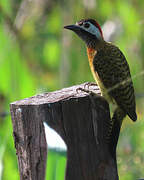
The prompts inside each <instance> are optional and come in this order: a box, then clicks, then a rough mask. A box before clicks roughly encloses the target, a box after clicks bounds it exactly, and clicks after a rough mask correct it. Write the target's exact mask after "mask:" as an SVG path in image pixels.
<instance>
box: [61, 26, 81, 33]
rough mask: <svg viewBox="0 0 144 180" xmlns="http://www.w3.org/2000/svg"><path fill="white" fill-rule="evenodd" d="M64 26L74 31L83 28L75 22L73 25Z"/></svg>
mask: <svg viewBox="0 0 144 180" xmlns="http://www.w3.org/2000/svg"><path fill="white" fill-rule="evenodd" d="M64 28H65V29H69V30H72V31H74V32H76V31H79V30H81V28H80V27H79V26H77V25H75V24H73V25H68V26H64Z"/></svg>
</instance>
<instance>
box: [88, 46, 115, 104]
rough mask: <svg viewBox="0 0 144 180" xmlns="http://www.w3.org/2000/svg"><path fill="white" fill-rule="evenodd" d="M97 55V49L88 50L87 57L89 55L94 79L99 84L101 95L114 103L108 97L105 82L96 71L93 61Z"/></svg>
mask: <svg viewBox="0 0 144 180" xmlns="http://www.w3.org/2000/svg"><path fill="white" fill-rule="evenodd" d="M96 54H97V51H96V50H95V49H92V48H87V55H88V60H89V65H90V68H91V72H92V74H93V77H94V79H95V81H96V83H97V84H98V86H99V88H100V90H101V94H102V95H103V96H104V97H105V98H106V100H107V101H108V102H111V101H112V99H111V97H110V96H109V95H108V93H107V90H106V88H105V86H104V84H103V82H102V81H101V79H100V77H99V75H98V73H97V72H96V71H95V69H94V64H93V60H94V57H95V55H96Z"/></svg>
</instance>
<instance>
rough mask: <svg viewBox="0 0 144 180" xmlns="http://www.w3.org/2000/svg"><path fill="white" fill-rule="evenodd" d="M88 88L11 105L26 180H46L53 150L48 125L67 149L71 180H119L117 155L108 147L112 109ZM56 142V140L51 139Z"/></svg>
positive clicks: (92, 87)
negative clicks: (86, 90)
mask: <svg viewBox="0 0 144 180" xmlns="http://www.w3.org/2000/svg"><path fill="white" fill-rule="evenodd" d="M84 87H85V84H82V85H77V86H73V87H70V88H65V89H62V90H59V91H55V92H50V93H44V94H40V95H36V96H33V97H30V98H27V99H24V100H20V101H17V102H13V103H11V105H10V108H11V116H12V123H13V136H14V141H15V148H16V154H17V156H18V164H19V170H20V178H21V180H44V178H45V169H46V167H45V166H46V156H47V144H46V139H45V133H44V126H43V122H46V123H47V124H48V125H49V126H50V127H52V128H53V129H54V130H55V131H56V132H57V133H58V134H59V135H60V136H61V137H62V138H63V140H64V141H65V143H66V145H67V166H66V174H65V179H66V180H118V173H117V164H116V158H115V156H116V154H112V153H111V152H110V149H111V147H110V146H109V144H108V142H107V139H106V138H107V137H106V136H107V133H108V130H109V122H110V113H109V105H108V103H107V102H106V101H105V100H104V98H102V97H101V96H98V95H100V90H99V89H98V87H97V86H91V87H90V90H92V91H94V92H95V93H96V94H98V95H96V94H93V93H91V94H89V93H86V92H83V91H78V90H77V89H78V88H84ZM49 138H51V137H49Z"/></svg>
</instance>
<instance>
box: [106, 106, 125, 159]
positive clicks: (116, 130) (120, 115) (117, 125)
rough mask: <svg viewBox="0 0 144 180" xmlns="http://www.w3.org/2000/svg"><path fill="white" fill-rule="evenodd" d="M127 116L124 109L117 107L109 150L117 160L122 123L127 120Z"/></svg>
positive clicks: (113, 118)
mask: <svg viewBox="0 0 144 180" xmlns="http://www.w3.org/2000/svg"><path fill="white" fill-rule="evenodd" d="M125 116H126V113H125V112H124V111H123V110H122V109H120V108H119V107H117V108H116V110H115V111H114V114H113V117H112V130H111V135H110V141H109V149H110V153H111V155H112V156H113V157H114V158H116V146H117V143H118V138H119V134H120V129H121V125H122V121H123V119H124V118H125Z"/></svg>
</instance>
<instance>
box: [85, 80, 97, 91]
mask: <svg viewBox="0 0 144 180" xmlns="http://www.w3.org/2000/svg"><path fill="white" fill-rule="evenodd" d="M90 86H98V85H97V84H96V83H94V82H87V83H85V85H84V89H85V88H87V89H89V87H90Z"/></svg>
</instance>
